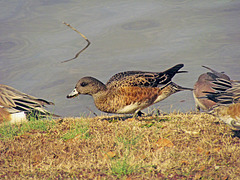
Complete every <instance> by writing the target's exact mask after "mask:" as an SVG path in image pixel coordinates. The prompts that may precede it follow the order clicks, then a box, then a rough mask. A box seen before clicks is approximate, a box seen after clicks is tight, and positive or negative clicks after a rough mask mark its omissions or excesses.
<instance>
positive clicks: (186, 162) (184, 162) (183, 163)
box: [181, 161, 189, 165]
mask: <svg viewBox="0 0 240 180" xmlns="http://www.w3.org/2000/svg"><path fill="white" fill-rule="evenodd" d="M181 164H182V165H188V164H189V162H188V161H182V162H181Z"/></svg>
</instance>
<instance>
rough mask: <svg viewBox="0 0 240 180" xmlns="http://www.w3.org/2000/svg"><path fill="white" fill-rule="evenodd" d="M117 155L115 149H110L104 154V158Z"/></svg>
mask: <svg viewBox="0 0 240 180" xmlns="http://www.w3.org/2000/svg"><path fill="white" fill-rule="evenodd" d="M115 156H116V153H115V152H113V151H109V152H107V153H105V154H104V159H112V158H114V157H115Z"/></svg>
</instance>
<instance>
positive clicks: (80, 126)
mask: <svg viewBox="0 0 240 180" xmlns="http://www.w3.org/2000/svg"><path fill="white" fill-rule="evenodd" d="M78 135H80V138H83V139H88V138H90V133H89V124H86V123H84V122H81V121H80V122H79V121H77V122H76V123H74V124H72V125H71V126H70V129H69V130H68V131H67V132H66V133H65V134H64V135H62V136H61V139H62V140H63V141H67V140H69V139H73V138H75V137H76V136H78Z"/></svg>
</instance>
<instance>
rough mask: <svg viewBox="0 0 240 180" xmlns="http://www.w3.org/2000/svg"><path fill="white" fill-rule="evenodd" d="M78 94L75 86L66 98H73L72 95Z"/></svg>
mask: <svg viewBox="0 0 240 180" xmlns="http://www.w3.org/2000/svg"><path fill="white" fill-rule="evenodd" d="M78 95H79V93H78V91H77V90H76V88H75V89H74V90H73V91H72V92H71V93H70V94H68V95H67V98H74V97H76V96H78Z"/></svg>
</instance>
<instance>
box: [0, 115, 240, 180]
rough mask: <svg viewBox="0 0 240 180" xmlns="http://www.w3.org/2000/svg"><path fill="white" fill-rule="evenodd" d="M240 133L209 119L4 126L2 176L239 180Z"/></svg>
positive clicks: (86, 120)
mask: <svg viewBox="0 0 240 180" xmlns="http://www.w3.org/2000/svg"><path fill="white" fill-rule="evenodd" d="M239 136H240V133H239V131H233V130H232V129H231V128H230V127H229V126H227V125H225V124H223V123H222V122H219V120H218V119H216V118H215V117H213V116H210V115H208V114H204V113H201V114H194V113H176V114H174V113H172V114H168V115H160V116H153V117H145V118H139V119H132V118H119V116H118V117H115V118H113V117H96V118H64V119H58V120H54V121H31V122H29V123H24V124H21V125H2V126H1V127H0V151H1V158H0V179H4V178H5V179H30V178H32V179H57V178H59V179H62V178H64V179H75V178H76V179H117V178H119V179H128V180H130V179H237V178H239V177H240V157H239V156H240V139H239Z"/></svg>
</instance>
